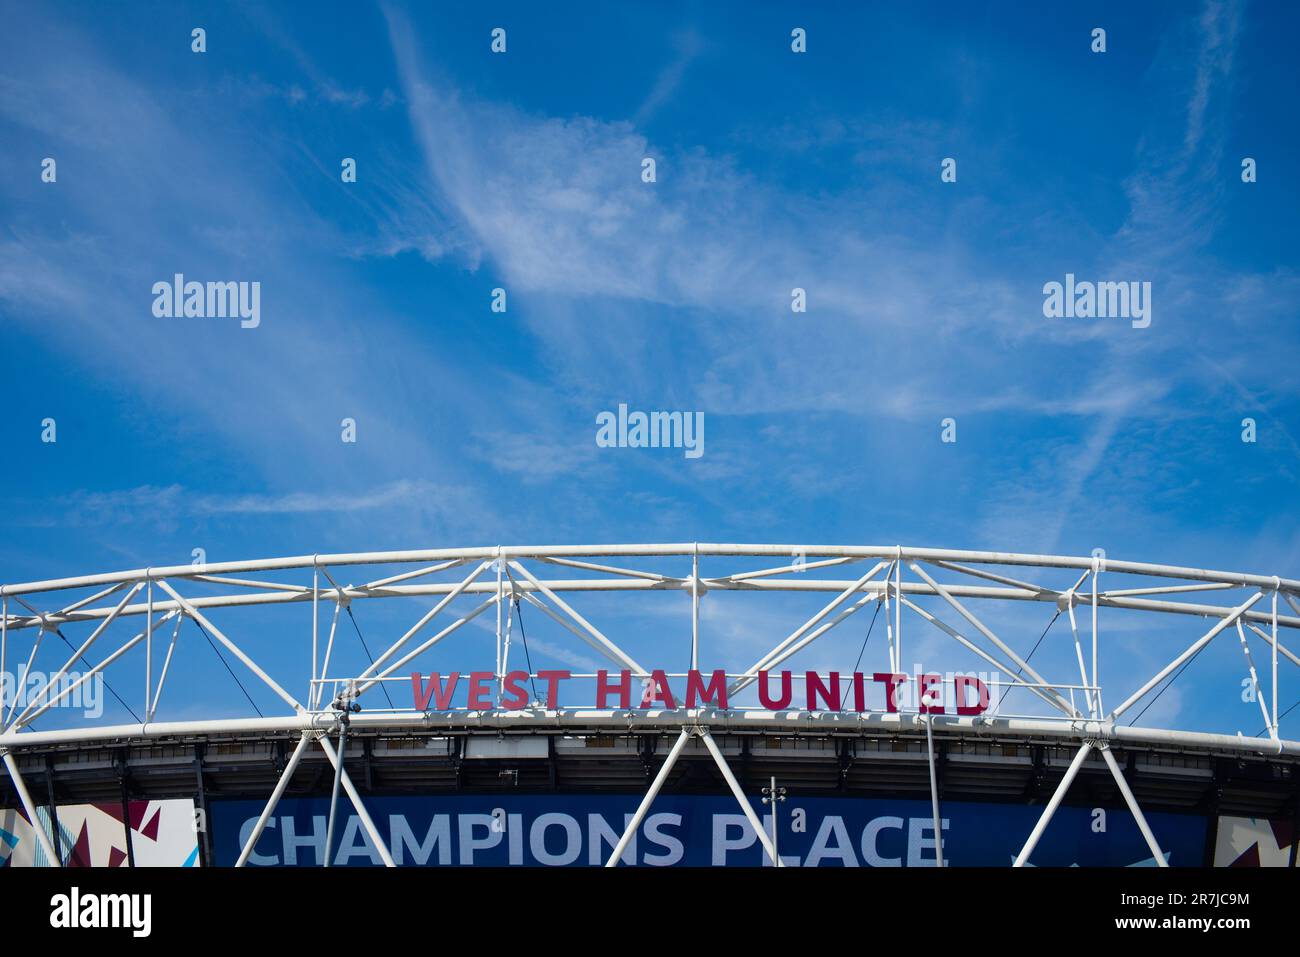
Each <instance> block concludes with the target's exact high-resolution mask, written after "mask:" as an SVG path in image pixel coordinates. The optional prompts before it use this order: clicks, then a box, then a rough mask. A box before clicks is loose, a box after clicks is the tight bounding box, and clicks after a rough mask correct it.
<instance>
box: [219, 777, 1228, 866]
mask: <svg viewBox="0 0 1300 957" xmlns="http://www.w3.org/2000/svg"><path fill="white" fill-rule="evenodd" d="M640 800H641V796H640V795H636V794H626V795H593V794H526V795H520V794H493V795H465V794H456V795H448V796H442V795H438V796H404V797H368V798H367V799H366V802H365V804H366V810H367V812H368V813H369V814H370V816H371V818H372V819H373V820H374V823H375V826H376V828H377V829H378V830H379V832H380V834H381V836H382V837H383V839H384V841H385V843H386V845H387V846H388V847H389V849H390V851H391V853H392V855H393V858H394V860H395V861H396V863H397V864H399V865H406V866H411V865H414V866H476V865H477V866H509V865H513V866H525V867H535V866H551V867H560V866H584V865H599V864H603V863H604V862H605V860H606V859H607V858H608V857H609V855H610V853H612V851H613V849H614V846H615V844H616V843H617V842H618V839H619V837H620V836H621V834H622V832H623V830H624V828H625V827H626V824H627V822H629V821H630V820H631V818H632V814H633V812H634V811H635V810H636V807H637V805H638V804H639V803H640ZM263 807H264V802H261V801H243V800H238V801H226V800H214V801H212V802H211V803H210V813H211V820H212V828H213V835H212V838H213V850H214V855H215V857H216V863H217V864H218V865H225V866H229V865H232V864H234V863H235V862H236V860H237V859H238V857H239V853H240V849H241V848H242V846H243V843H244V842H245V841H246V840H247V839H248V836H249V835H250V834H251V833H252V830H253V826H254V824H255V823H256V821H257V818H258V816H259V815H260V814H261V812H262V809H263ZM753 807H754V809H755V812H756V813H757V814H758V815H759V816H760V818H761V819H762V821H763V825H764V828H765V829H766V830H768V832H769V833H770V828H771V819H770V817H768V816H767V813H768V812H767V811H766V808H764V806H763V805H762V804H760V803H759V801H758V799H756V798H755V799H753ZM940 810H941V822H942V829H943V851H944V856H945V858H946V861H945V863H946V864H947V865H948V866H957V867H963V866H993V867H999V866H1007V865H1009V864H1010V863H1011V861H1012V859H1013V858H1014V857H1015V855H1016V854H1017V853H1018V852H1019V850H1020V848H1021V846H1022V845H1023V844H1024V842H1025V839H1026V838H1027V837H1028V836H1029V833H1030V831H1031V830H1033V827H1034V824H1035V822H1036V821H1037V820H1038V817H1039V815H1040V814H1041V813H1042V808H1041V806H1030V805H1023V804H986V803H958V802H954V801H948V802H945V803H944V804H943V805H942V807H941V808H940ZM328 815H329V801H328V799H327V798H300V799H292V798H286V799H284V800H282V801H281V802H280V804H279V806H278V807H277V808H276V810H275V812H274V814H273V815H272V817H271V819H270V821H269V822H268V824H267V827H266V830H265V831H264V832H263V834H262V836H261V838H260V839H259V841H258V843H257V847H256V848H255V853H254V855H253V856H252V858H250V860H249V864H250V865H253V866H276V865H278V866H286V865H287V866H311V867H315V866H319V865H320V864H321V862H322V859H323V856H324V847H325V831H326V825H327V821H328ZM777 819H778V828H777V847H778V852H779V853H780V855H781V857H782V859H783V860H784V861H785V863H786V864H788V865H790V866H801V867H933V866H934V864H935V846H934V843H935V842H934V822H933V818H932V816H931V809H930V804H929V802H928V801H911V800H893V799H888V798H835V797H831V798H826V797H798V796H790V797H789V798H788V799H787V800H786V801H785V802H783V803H782V804H781V805H780V808H779V811H778V818H777ZM1147 820H1148V823H1149V824H1150V825H1151V829H1152V831H1153V832H1154V833H1155V836H1156V840H1157V842H1158V843H1159V844H1160V847H1161V848H1162V849H1163V850H1164V852H1165V854H1166V856H1167V858H1168V860H1169V863H1170V864H1171V865H1173V866H1183V867H1189V866H1200V865H1201V864H1202V863H1203V854H1204V847H1205V818H1203V817H1199V816H1196V815H1184V814H1148V815H1147ZM334 840H335V860H334V862H335V864H336V865H339V866H368V865H379V864H381V863H382V860H381V858H380V856H379V854H378V852H377V851H376V849H375V848H374V846H373V845H372V844H371V842H370V841H369V839H368V837H367V835H366V831H365V828H363V827H362V824H361V820H360V818H359V817H358V815H357V814H356V812H355V810H354V809H353V808H352V806H351V804H350V803H349V802H348V800H347V796H346V795H340V797H339V814H338V822H337V825H336V830H335V838H334ZM622 860H623V861H624V862H626V863H635V864H637V865H650V866H660V867H663V866H672V865H689V866H710V865H713V866H720V865H731V866H752V867H757V866H762V865H764V864H765V863H767V861H766V857H765V853H764V851H763V848H762V845H761V844H760V843H759V842H758V839H757V837H756V835H755V834H754V832H753V829H752V828H751V827H750V825H749V823H748V822H747V820H746V818H745V816H744V814H743V812H742V811H741V809H740V807H739V805H738V804H737V803H736V801H735V800H734V799H733V798H732V797H731V796H729V795H727V796H714V795H707V796H697V795H661V796H660V797H659V798H658V799H657V800H656V801H655V802H654V804H653V805H652V806H651V808H650V810H649V812H648V813H647V815H646V818H645V820H644V821H642V823H641V827H640V828H638V830H637V834H636V836H635V839H634V840H633V842H632V843H631V844H630V845H629V847H628V848H627V850H626V851H625V852H624V855H623V858H622ZM1030 863H1031V864H1033V865H1037V866H1053V867H1071V866H1080V867H1095V866H1112V867H1113V866H1129V867H1131V866H1148V867H1149V866H1154V864H1155V860H1154V858H1153V857H1152V854H1151V852H1150V850H1149V849H1148V848H1147V844H1146V842H1145V841H1144V840H1143V839H1142V836H1141V834H1140V833H1139V831H1138V829H1137V824H1136V822H1135V821H1134V820H1133V817H1132V815H1131V814H1129V813H1128V811H1126V810H1116V809H1107V810H1102V809H1093V808H1085V807H1061V808H1058V809H1057V811H1056V815H1055V816H1054V817H1053V819H1052V822H1051V824H1050V825H1049V826H1048V828H1047V831H1046V832H1045V833H1044V835H1043V837H1042V840H1041V841H1040V842H1039V844H1038V847H1037V849H1036V850H1035V851H1034V854H1033V856H1032V857H1031V859H1030Z"/></svg>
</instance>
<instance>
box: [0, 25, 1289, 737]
mask: <svg viewBox="0 0 1300 957" xmlns="http://www.w3.org/2000/svg"><path fill="white" fill-rule="evenodd" d="M0 18H2V19H3V22H4V24H5V29H3V30H2V31H0V214H2V215H0V323H2V325H0V329H3V344H4V348H3V350H2V351H0V357H2V359H0V361H2V363H3V366H2V371H3V379H4V386H3V389H4V393H3V394H4V398H5V405H6V415H4V416H3V417H0V438H2V439H3V441H4V443H5V446H6V447H7V448H9V449H10V466H9V468H7V469H5V470H4V471H3V473H0V501H2V502H3V503H4V508H3V510H2V513H0V579H2V580H4V581H17V580H32V579H39V578H45V577H55V576H63V575H72V574H80V573H88V572H92V571H101V570H106V569H114V568H130V567H138V566H145V565H151V564H152V565H162V564H171V563H184V562H188V561H189V560H190V556H191V551H192V549H194V548H197V547H201V548H204V549H205V550H206V553H207V556H208V558H209V560H212V561H221V560H227V559H235V558H243V557H249V556H270V555H288V554H302V553H312V552H331V551H354V550H368V549H386V548H408V547H440V546H451V545H473V544H497V543H522V542H550V543H584V542H618V541H625V542H643V541H691V540H697V541H772V542H786V541H788V542H830V543H880V544H893V543H896V542H903V543H906V544H915V545H932V546H948V547H962V548H977V549H984V548H987V549H998V550H1007V551H1027V552H1057V553H1067V554H1087V553H1089V552H1090V551H1091V550H1092V549H1094V548H1104V549H1105V550H1106V552H1107V553H1108V554H1109V555H1110V556H1111V557H1113V558H1126V559H1134V560H1145V561H1153V562H1169V563H1175V564H1186V565H1196V566H1208V567H1216V568H1234V569H1241V570H1247V571H1252V572H1257V573H1261V574H1281V575H1290V576H1292V577H1300V537H1298V536H1297V529H1296V516H1297V511H1296V508H1295V502H1296V497H1297V491H1298V490H1300V488H1298V486H1300V445H1297V435H1300V415H1298V414H1297V413H1298V410H1300V396H1298V395H1297V391H1298V388H1300V379H1298V378H1297V377H1296V375H1295V355H1296V346H1297V337H1298V333H1297V330H1298V329H1300V325H1298V324H1297V319H1296V314H1295V302H1296V297H1297V292H1298V291H1300V276H1298V275H1297V271H1296V263H1295V261H1294V250H1295V249H1296V229H1297V225H1296V224H1297V222H1298V221H1300V219H1298V217H1297V212H1298V210H1297V202H1296V196H1297V193H1296V190H1295V187H1294V184H1295V183H1296V182H1297V181H1298V179H1300V165H1298V164H1300V160H1298V159H1297V156H1298V155H1300V154H1298V152H1297V149H1296V145H1297V144H1296V135H1297V134H1296V128H1295V123H1294V122H1293V121H1294V106H1293V104H1294V103H1295V102H1296V97H1297V92H1298V91H1297V88H1296V87H1297V83H1298V82H1300V81H1297V79H1296V76H1295V73H1294V70H1292V69H1291V68H1290V66H1289V63H1290V59H1291V57H1290V54H1291V50H1290V44H1289V40H1288V38H1289V37H1291V36H1293V35H1294V33H1295V30H1296V28H1297V26H1298V25H1300V24H1298V23H1297V20H1300V11H1297V10H1296V9H1295V8H1294V7H1293V6H1291V5H1289V4H1282V3H1257V4H1245V3H1230V2H1209V3H1205V4H1202V5H1196V4H1192V3H1163V4H1162V3H1151V4H1143V5H1141V6H1140V9H1137V10H1134V9H1132V5H1130V4H1120V3H1087V4H1084V3H1064V4H1053V5H1027V4H1025V5H1022V4H1010V3H993V4H974V3H962V4H940V5H926V6H922V7H916V6H914V5H905V4H900V5H852V6H851V7H850V6H848V5H838V4H816V5H812V6H811V7H808V8H801V9H798V10H796V9H795V8H794V7H793V6H791V5H787V4H777V3H764V4H746V5H743V6H740V5H727V4H709V5H695V4H681V5H674V4H644V5H613V4H599V5H598V4H582V5H575V6H572V7H567V8H566V7H559V8H556V7H554V6H551V5H548V6H545V7H538V6H537V5H535V4H490V5H473V7H472V9H462V8H461V6H460V5H451V4H446V5H442V4H437V5H435V4H411V5H409V6H407V5H400V4H391V5H378V6H373V5H370V4H366V3H359V4H344V5H339V6H338V7H337V8H335V9H332V10H331V9H330V5H329V4H325V5H312V6H311V7H310V8H308V7H307V6H306V5H298V4H275V5H270V4H268V5H253V4H235V5H231V6H211V7H209V6H206V5H192V4H185V3H166V4H161V3H159V4H132V5H116V4H115V5H112V6H111V7H109V6H104V5H100V4H89V3H86V4H62V3H53V4H44V5H41V6H40V7H39V8H37V7H35V6H33V5H31V4H25V3H8V2H6V3H2V4H0ZM196 26H201V27H203V28H204V29H206V31H207V52H206V53H204V54H201V55H200V54H195V53H193V52H191V49H190V31H191V29H192V28H194V27H196ZM498 26H500V27H504V28H506V29H507V31H508V47H507V53H506V54H504V55H493V54H492V53H491V52H490V50H489V43H490V36H489V34H490V31H491V30H492V29H493V28H494V27H498ZM796 26H799V27H803V28H805V29H806V30H807V34H808V52H807V53H806V54H804V55H796V54H793V53H792V52H791V50H790V45H789V36H790V30H791V29H792V28H793V27H796ZM1096 26H1101V27H1104V28H1105V29H1106V30H1107V47H1108V49H1107V52H1106V53H1104V54H1094V53H1092V52H1090V49H1089V43H1090V31H1091V29H1092V28H1093V27H1096ZM47 156H51V157H55V158H56V159H57V162H58V180H57V183H54V184H48V183H42V182H41V178H40V163H41V160H42V158H44V157H47ZM645 156H652V157H654V158H655V159H656V162H657V172H658V181H657V182H656V183H653V184H646V183H643V182H641V180H640V175H639V174H640V168H641V160H642V158H643V157H645ZM1247 156H1249V157H1253V158H1255V159H1256V160H1257V162H1258V169H1259V179H1258V182H1256V183H1254V184H1249V185H1248V184H1244V183H1242V182H1241V177H1240V164H1241V160H1242V158H1243V157H1247ZM343 157H354V158H355V159H356V160H357V165H358V181H357V182H356V183H354V184H347V183H343V182H341V181H340V177H339V168H340V161H341V159H342V158H343ZM945 157H953V158H955V159H956V160H957V163H958V180H957V182H956V183H950V184H945V183H941V181H940V176H939V170H940V162H941V160H942V159H943V158H945ZM176 272H183V273H184V274H185V275H186V276H187V277H189V278H195V279H200V280H206V279H222V280H225V279H232V280H257V281H260V282H261V284H262V322H261V325H260V326H259V327H258V328H256V329H241V328H240V327H239V324H238V323H237V322H232V321H228V320H201V319H189V320H186V319H160V318H156V317H155V316H153V314H152V312H151V309H150V306H151V303H152V296H151V294H150V288H151V286H152V284H153V283H154V282H157V281H159V280H169V279H170V278H171V276H172V275H173V274H174V273H176ZM1066 273H1074V274H1076V275H1077V276H1078V277H1080V278H1081V279H1093V280H1103V279H1114V280H1139V281H1150V282H1151V283H1152V286H1153V321H1152V323H1151V325H1150V327H1149V328H1146V329H1134V328H1131V327H1130V325H1129V323H1127V322H1125V321H1118V320H1103V319H1047V318H1044V316H1043V312H1042V302H1043V293H1042V287H1043V284H1044V283H1046V282H1049V281H1053V280H1056V281H1061V280H1062V279H1063V278H1064V276H1065V274H1066ZM796 286H798V287H802V288H805V289H806V290H807V294H808V302H809V307H808V311H807V313H805V314H793V313H792V312H791V310H790V290H791V289H792V288H793V287H796ZM496 287H502V288H505V289H506V290H507V293H508V297H509V298H508V303H509V307H508V311H507V312H506V313H504V314H500V313H494V312H492V311H491V310H490V308H489V306H490V300H491V290H492V289H494V288H496ZM620 402H624V403H627V404H628V405H629V406H630V407H631V408H633V409H682V410H698V411H701V412H703V413H704V415H705V419H706V423H707V427H706V451H705V454H704V455H703V456H702V457H701V458H699V459H687V458H685V457H684V456H683V455H682V454H681V451H680V450H651V449H602V448H598V447H597V446H596V444H595V441H594V434H595V424H594V423H595V416H596V414H597V413H599V412H600V411H602V410H607V409H615V408H617V405H618V404H619V403H620ZM46 417H52V418H54V419H55V420H56V422H57V428H58V441H57V443H54V444H47V443H42V442H41V440H40V437H41V421H42V419H44V418H46ZM344 417H350V418H353V419H355V420H356V423H357V436H358V440H357V442H356V443H354V444H345V443H343V442H341V441H340V436H339V433H340V420H341V419H343V418H344ZM946 417H951V418H954V419H955V420H956V422H957V430H958V432H957V434H958V441H957V442H956V443H954V444H946V443H943V442H941V441H940V421H941V420H942V419H944V418H946ZM1245 417H1251V418H1254V419H1255V420H1256V422H1257V428H1258V441H1257V442H1255V443H1254V444H1246V443H1243V442H1242V441H1241V431H1242V427H1241V421H1242V419H1243V418H1245ZM360 577H361V576H360V575H358V576H356V579H357V580H359V579H360ZM375 604H380V603H375ZM601 604H602V603H601V602H600V601H593V602H592V607H595V608H596V609H600V610H603V611H604V612H605V613H606V614H608V615H613V616H618V615H621V614H626V615H627V616H628V621H627V622H626V623H625V624H626V627H627V628H628V629H629V630H630V631H631V632H633V634H631V635H630V636H629V638H628V640H629V642H630V643H631V644H632V645H633V646H637V645H638V644H643V645H644V646H645V647H649V646H650V645H652V644H653V643H654V642H655V641H656V640H657V639H656V638H655V637H654V634H651V633H650V632H653V631H654V629H653V628H649V626H647V625H645V623H644V619H638V618H637V615H636V614H635V610H632V611H627V612H624V611H622V610H621V607H618V608H616V607H613V606H610V607H608V608H604V609H601ZM706 604H709V608H710V610H709V611H708V612H707V620H708V621H709V622H711V624H712V627H713V628H715V629H716V630H717V631H718V632H719V633H721V634H724V635H727V636H729V638H728V639H727V640H729V641H731V642H733V644H731V645H728V646H726V647H727V650H726V651H722V650H720V651H719V655H718V657H720V658H726V659H728V660H726V661H724V662H723V663H724V664H732V663H733V662H732V661H731V660H730V658H731V656H732V655H733V654H734V655H736V656H738V658H743V657H745V656H746V655H747V654H748V651H747V650H745V649H746V648H747V647H748V646H747V645H746V644H745V643H746V642H749V641H751V639H752V640H753V641H757V642H758V644H762V643H763V639H766V640H767V644H770V643H771V641H772V640H774V639H775V638H776V637H780V635H779V634H776V632H777V631H780V629H781V627H783V626H784V625H785V624H786V623H787V621H788V622H792V623H793V624H797V623H798V622H799V621H801V620H802V618H803V617H806V615H807V613H808V611H807V610H806V609H803V608H802V606H800V607H795V606H794V605H789V606H782V607H781V608H773V609H772V610H762V612H761V614H758V613H756V612H752V611H750V612H746V611H744V610H743V609H741V610H735V611H734V612H733V611H731V610H727V609H729V606H727V605H726V604H725V603H724V602H723V601H721V600H719V601H718V602H717V603H713V602H712V600H710V601H709V602H706ZM584 607H588V606H584ZM713 609H717V611H714V610H713ZM358 612H360V609H358ZM1044 612H1045V608H1044V607H1034V608H1032V609H1029V610H1028V611H1024V610H1020V609H1010V610H1008V611H1007V612H1006V618H1005V619H1004V621H1003V623H1004V624H1005V626H1006V627H1007V628H1009V629H1011V630H1012V633H1013V634H1015V635H1016V636H1017V637H1016V639H1015V641H1014V642H1013V643H1014V644H1015V645H1016V647H1018V648H1019V649H1020V650H1021V651H1022V653H1023V652H1024V651H1025V650H1026V649H1027V648H1028V646H1030V645H1031V644H1032V642H1033V639H1034V638H1035V637H1036V636H1037V635H1038V633H1039V632H1040V631H1041V628H1042V626H1043V625H1044V624H1045V623H1046V620H1047V618H1048V617H1049V615H1050V610H1047V613H1046V614H1045V613H1044ZM366 614H367V615H370V616H371V618H370V622H371V624H372V625H373V627H374V629H375V631H376V634H377V635H381V636H382V635H383V634H385V628H387V627H389V626H390V624H391V626H392V627H399V626H400V623H401V622H403V621H409V620H413V619H412V614H416V615H418V609H412V610H406V611H403V612H402V613H401V614H398V613H396V612H389V611H381V610H379V609H376V610H374V611H368V612H366ZM593 614H594V613H593ZM745 614H750V615H753V616H754V617H752V618H745V617H744V615H745ZM389 616H392V617H391V623H390V621H389ZM638 620H640V624H638V623H637V622H638ZM1118 621H1120V619H1117V622H1118ZM1198 626H1199V622H1197V621H1196V620H1195V619H1189V620H1187V621H1186V622H1185V623H1181V625H1180V628H1178V629H1171V631H1170V635H1169V637H1168V642H1167V643H1163V644H1159V645H1157V646H1155V647H1152V646H1151V643H1150V642H1148V643H1147V644H1143V643H1142V637H1141V636H1140V635H1134V636H1133V637H1132V638H1131V642H1132V646H1131V648H1130V649H1129V651H1130V652H1131V654H1132V655H1133V656H1134V658H1135V660H1140V661H1142V662H1145V663H1146V664H1147V665H1150V667H1149V668H1148V671H1150V670H1154V668H1155V667H1157V666H1158V665H1159V663H1160V662H1161V661H1162V660H1166V659H1168V658H1170V657H1172V656H1173V654H1174V653H1175V652H1176V651H1177V650H1178V649H1179V648H1180V647H1181V645H1180V644H1178V642H1179V641H1180V640H1181V641H1182V643H1184V644H1185V643H1186V642H1189V641H1190V640H1191V639H1192V638H1194V637H1196V635H1197V634H1199V633H1200V632H1199V631H1198V630H1197V628H1198ZM266 627H267V628H270V627H271V626H270V625H267V626H266ZM538 627H539V630H538V635H539V639H541V640H545V639H544V638H541V636H542V635H543V634H544V632H543V631H542V630H541V628H540V625H539V626H538ZM1058 627H1059V625H1058ZM647 629H649V630H647ZM761 630H766V631H767V632H770V634H765V635H760V636H759V637H758V638H754V637H753V635H754V633H755V632H757V631H761ZM787 630H788V629H787ZM1119 630H1120V631H1121V632H1122V630H1123V629H1122V626H1121V627H1120V628H1119ZM655 634H657V632H655ZM781 634H784V632H781ZM1227 637H1229V638H1230V637H1231V636H1227ZM555 640H556V642H559V641H560V639H559V638H556V639H555ZM672 640H673V641H674V642H676V641H677V640H678V639H677V638H673V639H672ZM843 640H844V641H845V642H846V644H845V646H844V648H848V647H849V646H850V645H854V644H855V642H854V641H851V640H849V639H847V638H845V639H843ZM372 643H373V644H382V643H383V642H381V641H380V640H379V639H378V638H376V639H375V641H374V642H372ZM199 650H201V651H206V649H199ZM1060 650H1061V651H1065V650H1066V649H1065V648H1064V647H1062V648H1061V649H1060ZM1216 651H1217V649H1216ZM839 653H841V654H843V653H846V652H844V649H843V648H842V649H840V652H839ZM1043 653H1044V654H1049V653H1050V651H1044V652H1043ZM1261 653H1262V648H1257V649H1256V654H1257V655H1258V654H1261ZM827 654H828V655H830V654H831V652H830V651H828V652H827ZM734 663H737V664H738V663H741V662H739V660H737V661H735V662H734ZM746 663H747V662H746ZM51 664H52V666H57V662H53V663H51ZM957 664H959V665H960V664H961V662H957ZM1241 665H1242V662H1241V656H1240V654H1239V650H1238V649H1234V648H1233V647H1231V646H1230V645H1228V646H1226V651H1225V652H1224V656H1222V657H1221V658H1219V659H1213V658H1212V656H1211V655H1207V656H1206V658H1205V659H1204V660H1202V661H1198V667H1197V668H1195V669H1194V670H1189V672H1188V675H1187V688H1189V689H1192V690H1191V691H1183V692H1182V694H1181V696H1180V694H1179V693H1178V692H1171V693H1170V694H1168V695H1166V696H1165V698H1163V699H1162V702H1161V707H1162V708H1164V709H1165V710H1164V719H1165V720H1168V721H1182V722H1183V723H1186V722H1189V721H1199V720H1209V719H1206V718H1204V715H1202V714H1200V713H1197V714H1192V713H1190V712H1191V710H1193V709H1191V708H1190V707H1189V705H1188V702H1189V701H1192V700H1193V699H1194V697H1195V696H1196V695H1198V694H1203V695H1205V696H1217V695H1219V694H1224V695H1227V696H1229V697H1230V698H1231V697H1234V696H1235V691H1234V689H1235V688H1236V687H1237V686H1238V684H1239V681H1240V679H1241V677H1242V674H1243V669H1242V667H1241ZM1123 677H1124V676H1113V677H1112V680H1118V681H1122V680H1123ZM1182 687H1183V685H1182V684H1181V683H1180V685H1179V688H1180V689H1181V688H1182ZM1296 692H1300V687H1297V685H1296V684H1295V683H1294V682H1293V684H1292V687H1291V693H1290V694H1289V695H1288V696H1284V699H1283V704H1284V706H1285V705H1286V704H1289V703H1290V701H1291V700H1293V699H1294V698H1295V697H1296ZM201 693H202V689H201V688H197V687H196V688H195V689H194V694H196V695H200V694H201ZM1189 696H1190V697H1189ZM1180 701H1181V703H1180ZM1242 709H1243V705H1241V704H1231V705H1230V706H1225V710H1224V711H1223V712H1222V713H1221V714H1218V713H1216V717H1215V718H1214V722H1215V723H1216V725H1217V727H1219V728H1223V727H1228V728H1229V729H1235V728H1236V727H1237V726H1238V725H1239V726H1240V727H1241V728H1242V729H1243V730H1245V731H1246V733H1247V734H1250V733H1253V732H1254V731H1255V730H1257V727H1256V725H1257V724H1258V721H1257V720H1256V719H1257V717H1258V714H1257V712H1253V709H1254V706H1253V705H1250V706H1249V709H1250V712H1251V713H1246V714H1244V716H1242V717H1241V718H1240V721H1237V716H1238V715H1239V714H1241V712H1242ZM1158 714H1160V712H1156V711H1153V712H1152V715H1153V716H1154V715H1158ZM1293 720H1295V718H1294V716H1293ZM1293 736H1294V735H1293Z"/></svg>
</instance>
